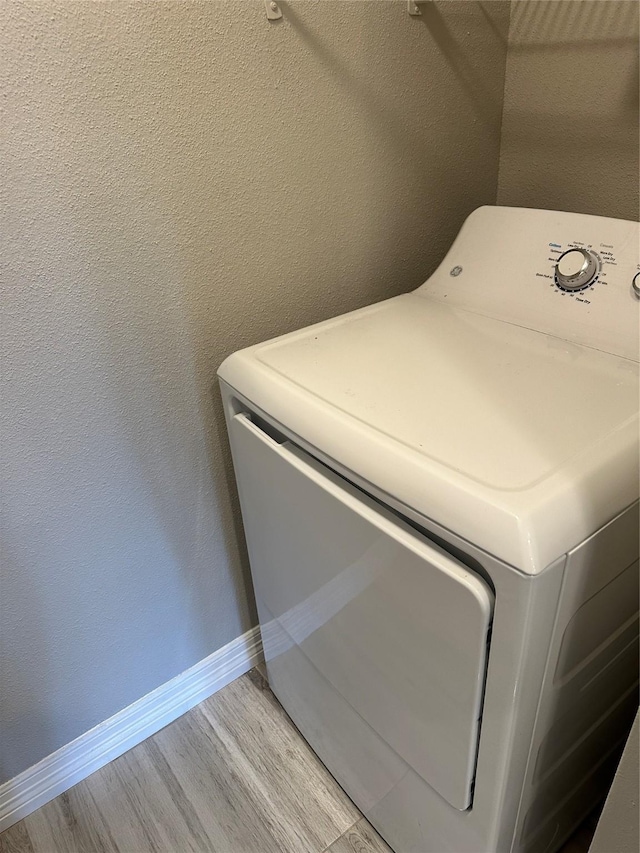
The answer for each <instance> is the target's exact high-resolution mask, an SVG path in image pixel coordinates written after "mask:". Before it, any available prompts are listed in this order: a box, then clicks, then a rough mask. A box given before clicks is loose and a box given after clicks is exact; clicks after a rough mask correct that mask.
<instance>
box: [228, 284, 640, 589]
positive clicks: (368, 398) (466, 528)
mask: <svg viewBox="0 0 640 853" xmlns="http://www.w3.org/2000/svg"><path fill="white" fill-rule="evenodd" d="M220 375H221V377H222V378H223V379H225V380H226V381H227V382H229V384H230V385H232V386H233V387H234V388H236V390H237V391H239V392H240V393H242V394H243V395H245V396H246V397H247V398H248V399H249V400H251V401H252V402H253V403H255V404H256V405H257V406H259V407H260V408H262V409H263V410H264V411H265V412H266V413H267V414H269V415H270V416H271V417H273V418H275V419H276V420H277V421H279V422H280V423H281V424H283V425H284V426H285V427H286V428H288V429H289V430H292V431H293V432H294V433H296V434H297V435H298V436H300V438H301V439H303V441H306V442H308V443H309V444H311V445H312V446H313V447H315V448H316V449H317V450H318V451H320V453H322V454H325V455H326V456H329V457H331V458H332V459H334V460H335V461H336V462H338V463H339V464H341V465H343V466H345V467H346V468H348V469H349V470H351V471H353V472H355V473H356V474H358V475H359V476H360V477H362V478H364V479H366V480H368V481H369V482H371V483H374V484H375V485H376V486H377V487H378V488H380V489H382V490H384V491H386V492H387V493H388V494H390V495H392V496H393V497H394V498H396V499H398V500H400V501H402V502H403V503H405V504H407V505H409V506H411V507H413V508H414V509H416V510H417V511H418V512H421V513H423V514H424V515H426V516H428V517H430V518H432V519H433V520H435V521H437V522H439V523H440V524H442V525H444V526H445V527H448V528H450V529H452V530H455V532H456V533H458V534H459V535H461V536H463V537H466V538H467V539H469V540H470V541H472V542H474V543H475V544H477V545H479V546H480V547H484V548H486V550H488V551H490V552H492V553H493V554H495V556H498V557H500V558H502V559H504V560H505V561H507V562H509V563H511V564H513V565H516V566H518V567H520V568H522V569H524V570H526V571H529V572H532V573H534V572H537V571H541V570H542V569H543V568H544V567H545V566H546V565H548V564H549V563H550V562H552V560H554V559H556V558H557V557H558V556H559V555H560V554H561V553H564V552H565V551H566V550H568V549H569V548H570V547H572V546H573V545H575V544H577V542H579V541H581V540H582V539H583V538H585V536H588V535H590V534H591V533H592V532H593V531H594V530H595V529H597V527H599V526H600V524H601V523H604V522H606V521H607V520H608V519H609V518H611V517H612V516H613V515H614V514H615V513H616V512H617V511H619V510H620V509H622V508H624V506H627V505H628V504H629V503H631V502H632V501H633V500H634V499H635V498H636V497H637V490H638V487H637V461H636V460H637V413H638V366H637V364H635V363H634V362H632V361H629V360H627V359H623V358H620V357H617V356H612V355H609V354H607V353H603V352H600V351H597V350H593V349H589V348H587V347H583V346H579V345H576V344H572V343H568V342H566V341H563V340H560V339H558V338H555V337H552V336H550V335H546V334H543V333H540V332H535V331H531V330H529V329H524V328H521V327H519V326H515V325H512V324H510V323H505V322H502V321H500V320H494V319H491V318H488V317H482V316H479V315H476V314H472V313H470V312H467V311H464V310H462V309H454V308H451V307H449V306H448V305H446V304H443V303H441V302H437V301H434V300H431V299H428V298H425V297H424V296H416V295H415V294H407V295H405V296H400V297H396V298H395V299H392V300H388V301H387V302H383V303H380V304H378V305H375V306H372V307H370V308H366V309H363V310H360V311H356V312H354V313H352V314H348V315H345V316H343V317H340V318H338V319H336V320H331V321H328V322H326V323H322V324H319V325H317V326H313V327H310V328H308V329H305V330H303V331H302V332H297V333H293V334H291V335H287V336H284V337H283V338H279V339H276V340H275V341H272V342H270V343H267V344H262V345H258V346H256V347H252V348H250V349H248V350H244V351H242V352H240V353H236V354H235V355H233V356H231V357H230V358H229V359H228V360H227V361H226V362H225V363H224V365H223V366H222V368H221V370H220Z"/></svg>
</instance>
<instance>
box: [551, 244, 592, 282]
mask: <svg viewBox="0 0 640 853" xmlns="http://www.w3.org/2000/svg"><path fill="white" fill-rule="evenodd" d="M599 271H600V263H599V260H598V256H597V255H596V254H595V252H591V251H589V249H569V250H568V251H566V252H565V253H564V254H563V255H560V257H559V258H558V262H557V264H556V284H557V285H558V287H559V288H560V289H561V290H569V291H573V290H584V288H585V287H589V285H590V284H591V283H592V282H593V280H594V279H595V277H596V276H597V275H598V272H599Z"/></svg>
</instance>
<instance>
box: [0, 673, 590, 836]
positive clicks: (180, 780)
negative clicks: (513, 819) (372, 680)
mask: <svg viewBox="0 0 640 853" xmlns="http://www.w3.org/2000/svg"><path fill="white" fill-rule="evenodd" d="M585 832H586V835H583V836H579V835H576V836H574V839H572V841H570V842H569V845H567V847H566V848H565V850H564V851H563V853H585V851H586V850H587V849H588V846H589V843H590V839H591V834H592V833H593V828H591V829H590V830H584V829H583V833H585ZM0 853H390V850H389V847H388V846H387V845H386V844H385V843H384V841H383V840H382V839H381V838H380V836H379V835H378V834H377V833H376V831H375V830H374V829H373V827H371V825H370V824H369V823H368V822H367V821H366V820H365V819H364V817H363V816H362V815H361V814H360V812H359V811H358V810H357V809H356V807H355V806H354V805H353V803H352V802H351V800H349V798H348V797H347V796H346V794H345V793H344V792H343V791H342V789H341V788H340V787H339V786H338V784H337V783H336V782H335V781H334V779H333V778H332V777H331V776H330V775H329V773H328V772H327V771H326V770H325V768H324V767H323V766H322V764H321V763H320V762H319V761H318V759H317V758H316V756H315V755H314V753H313V752H312V751H311V749H310V748H309V747H308V746H307V744H306V743H305V741H304V740H303V739H302V737H301V736H300V734H299V733H298V731H297V730H296V728H295V727H294V726H293V724H292V723H291V721H290V720H289V718H288V717H287V715H286V714H285V712H284V711H283V709H282V708H281V706H280V705H279V703H278V702H277V700H276V699H275V697H274V696H273V694H272V693H271V691H270V690H269V688H268V686H267V684H266V682H265V681H264V679H263V678H262V676H261V674H260V673H259V672H258V671H257V670H253V671H252V672H251V673H248V674H247V675H245V676H242V678H239V679H237V680H236V681H234V682H233V683H232V684H230V685H228V686H227V687H225V688H224V690H221V691H220V692H219V693H216V694H215V695H214V696H212V697H211V698H210V699H207V700H205V701H204V702H202V703H201V704H200V705H198V706H197V707H196V708H194V709H193V710H192V711H189V712H188V713H187V714H185V715H184V716H182V717H180V719H178V720H176V721H175V722H174V723H172V724H171V725H169V726H167V727H166V728H165V729H163V730H162V731H160V732H158V733H157V734H156V735H153V737H150V738H149V739H148V740H146V741H144V743H141V744H140V745H139V746H136V747H135V748H134V749H132V750H130V751H129V752H127V753H126V754H125V755H122V756H121V757H120V758H117V759H116V760H115V761H112V762H111V764H108V765H107V766H106V767H103V768H102V769H101V770H98V771H97V772H96V773H94V774H93V775H92V776H90V777H89V778H87V779H85V780H84V781H83V782H80V783H79V784H78V785H76V786H75V787H73V788H71V789H70V790H69V791H67V792H66V793H65V794H62V795H61V796H59V797H57V798H56V799H55V800H52V802H50V803H48V804H47V805H45V806H43V807H42V808H40V809H38V811H36V812H34V813H33V814H32V815H30V816H29V817H27V818H25V819H24V820H22V821H20V822H19V823H17V824H15V825H14V826H12V827H10V828H9V829H7V830H5V832H3V833H2V834H1V835H0Z"/></svg>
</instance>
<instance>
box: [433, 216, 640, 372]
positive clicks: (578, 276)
mask: <svg viewBox="0 0 640 853" xmlns="http://www.w3.org/2000/svg"><path fill="white" fill-rule="evenodd" d="M417 293H419V294H421V295H424V296H429V297H431V298H434V299H438V300H439V301H442V302H446V303H447V304H448V305H451V306H454V307H459V308H464V309H466V310H468V311H473V312H475V313H477V314H483V315H484V316H489V317H495V318H496V319H499V320H505V321H507V322H511V323H515V324H517V325H520V326H526V327H527V328H530V329H535V330H536V331H539V332H546V333H547V334H550V335H554V336H555V337H559V338H562V339H564V340H567V341H574V342H576V343H579V344H583V345H586V346H591V347H594V348H596V349H600V350H604V351H606V352H610V353H612V354H614V355H619V356H622V357H624V358H629V359H633V360H634V361H640V351H639V350H640V342H639V335H640V332H639V330H640V317H639V311H640V225H639V224H638V223H637V222H627V221H625V220H622V219H607V218H605V217H601V216H591V215H586V214H578V213H561V212H558V211H553V210H530V209H527V208H513V207H512V208H508V207H481V208H478V210H476V211H474V212H473V213H472V214H471V215H470V216H469V217H468V219H467V220H466V222H465V223H464V225H463V227H462V229H461V231H460V233H459V235H458V237H457V238H456V240H455V242H454V244H453V246H452V247H451V249H450V250H449V252H448V254H447V256H446V257H445V259H444V261H443V262H442V264H441V265H440V266H439V267H438V269H437V270H436V271H435V273H434V274H433V275H432V276H431V278H430V279H429V280H428V281H427V282H425V284H423V285H422V287H420V288H418V291H417Z"/></svg>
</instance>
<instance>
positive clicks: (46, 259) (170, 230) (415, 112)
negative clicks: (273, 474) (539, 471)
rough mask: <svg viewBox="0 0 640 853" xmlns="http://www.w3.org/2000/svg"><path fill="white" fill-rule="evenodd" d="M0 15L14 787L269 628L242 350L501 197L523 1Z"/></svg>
mask: <svg viewBox="0 0 640 853" xmlns="http://www.w3.org/2000/svg"><path fill="white" fill-rule="evenodd" d="M284 8H285V17H284V20H283V21H281V22H280V23H277V24H269V23H268V22H267V20H266V17H265V12H264V4H263V3H262V2H259V0H242V2H226V3H215V2H204V3H197V2H194V3H183V2H174V0H170V2H155V0H153V2H146V1H145V0H135V2H128V0H123V2H118V3H84V2H74V3H69V2H64V0H63V2H59V3H57V2H52V0H41V2H29V3H20V2H4V3H3V4H2V5H1V8H0V17H1V19H2V20H1V31H2V50H1V51H0V68H1V70H2V75H3V78H4V83H3V91H4V93H5V95H6V100H5V102H4V107H5V109H4V113H3V116H2V150H1V151H0V187H2V192H3V193H4V199H3V202H2V211H3V222H2V224H1V225H0V234H1V236H0V241H1V243H2V245H1V246H0V254H1V257H0V262H1V263H2V286H3V297H2V298H3V301H4V306H3V307H4V312H5V313H4V319H3V323H2V336H3V353H2V359H3V382H4V385H3V391H2V393H3V406H2V412H1V415H0V428H1V431H2V436H1V451H2V455H3V466H4V468H3V475H2V476H3V501H4V506H3V530H2V545H3V553H2V571H3V575H2V590H1V600H2V613H1V623H0V624H1V628H2V641H3V658H2V673H1V676H2V685H3V690H2V703H3V705H2V711H1V716H0V727H1V728H2V732H3V738H4V742H3V751H2V766H1V774H2V777H3V778H7V777H12V776H14V775H15V774H17V773H18V772H20V771H22V770H24V769H25V768H26V767H27V766H29V765H30V764H32V763H34V762H36V761H38V760H39V759H41V758H43V757H44V756H46V755H47V754H49V753H50V752H52V751H53V750H55V749H57V748H58V747H60V746H62V745H63V744H65V743H67V742H68V741H70V740H72V739H73V738H75V737H77V736H78V735H80V734H81V733H83V732H84V731H86V730H87V729H89V728H90V727H92V726H94V725H96V724H97V723H99V722H100V721H102V720H104V719H106V718H107V717H109V716H110V715H112V714H114V713H115V712H116V711H118V710H119V709H121V708H123V707H124V706H126V705H128V704H130V703H131V702H133V701H134V700H136V699H138V698H139V697H140V696H142V695H144V694H145V693H147V692H148V691H150V690H152V689H153V688H155V687H157V686H158V685H160V684H162V683H163V682H165V681H167V680H168V679H170V678H172V677H173V676H175V675H176V674H178V673H180V672H181V671H182V670H184V669H185V668H187V667H189V666H190V665H192V664H194V663H195V662H197V661H198V660H200V659H202V658H204V657H205V656H207V655H208V654H210V653H211V652H213V651H215V650H216V649H218V648H219V647H221V646H222V645H224V644H225V643H227V642H229V641H230V640H231V639H233V638H234V637H236V636H238V635H239V634H240V633H242V632H243V631H244V630H246V629H247V628H248V627H249V626H250V625H251V624H252V609H251V604H250V603H249V602H250V593H248V589H247V587H248V584H247V578H246V573H245V570H243V569H242V568H241V567H242V566H243V558H242V548H241V546H239V544H238V537H237V534H238V528H237V520H236V521H234V509H235V507H234V504H233V499H232V498H231V497H230V495H232V494H233V489H232V488H230V484H229V477H230V469H229V462H228V455H227V444H226V438H225V436H224V428H223V424H222V419H221V415H220V409H219V406H218V401H217V396H216V393H217V392H215V390H214V391H213V392H212V388H214V386H215V371H216V368H217V366H218V365H219V364H220V362H221V361H222V360H223V358H224V357H225V356H226V355H228V354H229V353H230V352H231V351H233V350H235V349H238V348H239V347H243V346H246V345H248V344H251V343H254V342H256V341H258V340H261V339H266V338H268V337H270V336H273V335H276V334H278V333H281V332H286V331H288V330H290V329H293V328H294V327H299V326H303V325H305V324H308V323H311V322H314V321H317V320H321V319H323V318H325V317H328V316H330V315H333V314H337V313H340V312H343V311H346V310H349V309H352V308H356V307H358V306H360V305H363V304H365V303H369V302H373V301H375V300H379V299H382V298H384V297H388V296H391V295H393V294H395V293H398V292H399V291H404V290H408V289H410V288H413V287H416V286H417V285H418V284H420V283H421V282H422V281H423V280H424V279H425V278H426V277H427V275H428V274H429V273H430V272H431V271H432V269H433V268H434V266H435V265H436V263H437V262H438V261H439V259H440V258H441V256H442V254H443V252H444V251H445V249H446V248H447V246H448V244H449V243H450V241H451V239H452V237H453V236H454V235H455V233H456V231H457V230H458V228H459V227H460V225H461V223H462V220H463V219H464V217H465V216H466V215H467V214H468V213H469V212H470V211H471V210H472V209H473V208H475V207H477V206H478V205H480V204H485V203H493V202H494V201H495V194H496V186H497V167H498V146H499V136H500V115H501V109H502V93H503V82H504V63H505V52H506V38H507V33H506V29H507V26H508V6H507V5H505V4H499V3H493V2H489V3H484V4H479V3H470V2H460V3H446V2H442V3H440V2H439V3H437V4H434V5H433V6H430V7H425V14H424V16H423V17H422V18H419V19H415V18H410V17H409V16H408V15H407V13H406V3H403V2H393V3H387V2H325V3H304V2H293V3H291V5H290V6H285V7H284Z"/></svg>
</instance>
